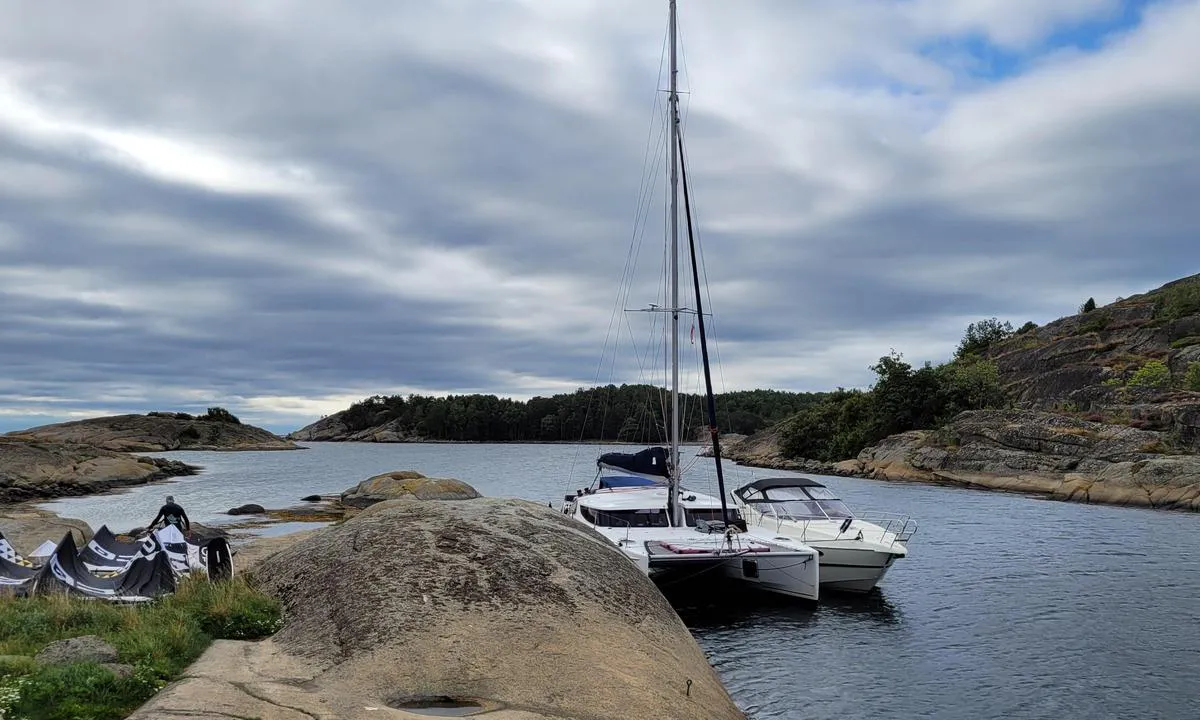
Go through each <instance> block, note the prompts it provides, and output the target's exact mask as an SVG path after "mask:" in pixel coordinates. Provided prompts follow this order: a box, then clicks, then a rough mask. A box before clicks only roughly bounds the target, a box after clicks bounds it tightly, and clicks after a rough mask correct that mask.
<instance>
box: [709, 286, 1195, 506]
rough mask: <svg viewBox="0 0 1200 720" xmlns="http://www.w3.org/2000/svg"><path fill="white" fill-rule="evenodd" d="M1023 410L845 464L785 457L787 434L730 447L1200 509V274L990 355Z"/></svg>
mask: <svg viewBox="0 0 1200 720" xmlns="http://www.w3.org/2000/svg"><path fill="white" fill-rule="evenodd" d="M983 355H984V357H986V358H987V359H989V360H991V361H993V362H995V363H996V367H997V370H998V373H999V379H1000V382H1001V384H1002V385H1003V387H1004V392H1005V395H1006V396H1007V399H1008V403H1009V406H1010V410H1007V411H973V412H967V413H962V414H960V415H959V416H957V417H956V418H955V419H954V420H953V421H952V422H951V423H950V425H949V426H947V427H945V428H943V429H941V430H937V431H913V432H908V433H903V434H900V435H894V436H892V437H889V438H887V439H885V440H883V441H881V442H879V443H877V444H876V445H874V446H872V447H868V448H866V449H865V450H863V451H862V452H861V453H860V454H859V455H858V457H857V458H854V459H851V460H847V461H844V462H841V463H837V464H836V465H830V464H823V463H819V462H815V461H808V460H803V459H796V458H788V457H785V456H784V455H783V454H782V453H781V452H780V450H779V448H780V442H779V433H780V427H776V428H772V429H770V430H767V431H764V432H762V433H758V434H756V435H754V436H751V437H749V438H746V439H744V440H740V441H735V442H732V443H730V446H729V448H728V450H727V452H726V455H727V456H728V457H730V459H733V460H736V461H739V462H743V463H746V464H751V465H759V466H764V467H774V468H780V469H788V470H801V471H808V472H816V473H822V474H840V475H851V474H852V475H863V476H867V477H875V478H880V479H889V480H922V481H934V482H948V483H955V484H960V485H967V486H973V487H984V488H994V489H1003V490H1017V491H1025V492H1037V493H1043V494H1047V495H1050V496H1053V497H1057V498H1061V499H1066V500H1079V501H1084V502H1104V503H1116V504H1131V505H1143V506H1149V507H1165V508H1179V509H1188V510H1200V504H1198V498H1200V486H1198V485H1197V483H1198V481H1200V457H1198V456H1197V455H1196V453H1200V392H1197V391H1200V275H1197V276H1192V277H1188V278H1184V279H1182V280H1177V281H1175V282H1172V283H1168V284H1167V285H1164V286H1163V287H1160V288H1158V289H1156V290H1153V291H1150V292H1148V293H1145V294H1142V295H1137V296H1134V297H1130V298H1125V299H1120V300H1117V301H1116V302H1113V303H1111V304H1109V305H1106V306H1102V307H1098V308H1096V309H1094V310H1091V311H1090V312H1080V313H1079V314H1076V315H1071V316H1069V317H1064V318H1061V319H1059V320H1056V321H1054V322H1051V323H1048V324H1046V325H1044V326H1042V327H1029V328H1023V329H1022V331H1020V332H1017V333H1015V334H1013V335H1012V336H1011V337H1008V338H1007V339H1004V340H1002V341H1000V342H996V343H994V344H993V345H991V346H990V347H988V348H987V349H986V350H985V351H984V353H983Z"/></svg>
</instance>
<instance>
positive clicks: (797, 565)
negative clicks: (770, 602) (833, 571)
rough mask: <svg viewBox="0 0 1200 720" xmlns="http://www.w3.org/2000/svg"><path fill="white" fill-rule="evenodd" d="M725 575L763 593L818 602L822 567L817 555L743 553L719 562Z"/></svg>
mask: <svg viewBox="0 0 1200 720" xmlns="http://www.w3.org/2000/svg"><path fill="white" fill-rule="evenodd" d="M721 570H722V573H723V574H724V575H725V577H726V578H729V579H731V580H737V581H740V582H742V583H745V584H746V585H748V586H750V587H752V588H754V589H756V590H760V591H763V592H769V593H775V594H778V595H786V596H788V597H793V598H799V599H801V600H811V601H812V602H817V600H818V599H819V598H820V590H821V582H820V579H821V575H822V574H823V572H824V571H823V570H822V569H821V567H820V562H819V561H818V560H817V558H816V557H815V556H814V557H808V558H802V557H796V556H787V555H785V556H775V557H773V556H771V555H770V554H768V553H763V554H761V555H754V556H748V555H742V556H739V557H734V558H730V559H728V560H725V561H724V562H723V563H722V565H721Z"/></svg>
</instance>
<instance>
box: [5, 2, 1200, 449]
mask: <svg viewBox="0 0 1200 720" xmlns="http://www.w3.org/2000/svg"><path fill="white" fill-rule="evenodd" d="M679 5H680V9H679V13H680V21H679V22H680V32H681V57H682V61H681V72H680V84H681V88H682V90H683V91H684V92H685V94H684V95H682V96H681V97H682V111H683V118H684V123H683V132H684V137H685V147H686V150H685V152H686V157H687V163H688V165H687V167H688V173H689V182H690V187H691V191H692V196H693V198H692V199H693V201H694V204H695V209H694V218H695V220H696V223H697V228H696V229H697V233H698V236H699V239H700V243H701V249H702V255H703V258H704V273H705V278H706V280H707V294H706V295H705V301H706V303H707V304H706V307H705V311H706V312H710V313H711V315H709V316H708V323H709V330H710V332H711V334H712V339H713V347H714V356H715V358H716V359H717V360H718V361H719V362H718V363H717V366H718V367H717V370H716V377H715V382H716V389H717V391H723V390H724V391H728V390H738V389H752V388H774V389H780V390H795V391H819V390H830V389H833V388H835V387H868V386H869V385H870V383H871V382H872V379H873V374H872V373H871V371H870V370H869V366H870V365H871V364H872V363H873V362H875V361H876V360H877V359H878V358H879V357H880V356H882V355H885V354H887V353H888V352H889V351H891V350H892V349H895V350H896V351H899V352H900V353H902V354H903V355H904V357H905V359H906V360H908V361H910V362H913V363H914V364H917V363H921V362H924V361H932V362H934V363H938V362H943V361H945V360H946V359H948V358H949V357H950V355H951V354H952V353H953V350H954V348H955V346H956V345H957V343H958V341H959V339H960V338H961V337H962V334H963V331H964V330H965V328H966V326H967V324H968V323H970V322H974V321H976V320H980V319H984V318H989V317H993V316H995V317H998V318H1000V319H1001V320H1008V321H1011V322H1012V323H1013V325H1014V326H1016V325H1020V324H1022V323H1024V322H1025V321H1028V320H1032V321H1034V322H1038V323H1044V322H1048V321H1050V320H1053V319H1056V318H1058V317H1061V316H1063V315H1069V314H1072V313H1074V312H1076V311H1077V309H1078V307H1079V305H1080V304H1081V303H1083V302H1084V301H1085V300H1086V299H1087V298H1088V297H1094V298H1095V299H1096V301H1097V302H1098V303H1100V304H1104V303H1107V302H1111V301H1113V300H1114V299H1116V298H1117V297H1126V296H1129V295H1132V294H1136V293H1138V292H1143V291H1146V290H1149V289H1152V288H1154V287H1157V286H1159V285H1161V284H1163V283H1164V282H1167V281H1169V280H1172V279H1176V278H1179V277H1182V276H1185V275H1190V274H1193V273H1195V272H1198V271H1200V269H1198V268H1200V244H1198V243H1197V242H1195V240H1196V236H1197V228H1200V202H1197V198H1200V72H1197V68H1200V42H1198V39H1200V1H1198V0H1160V1H1158V2H1121V1H1120V0H1055V1H1054V2H1047V1H1046V0H836V1H835V0H821V1H816V0H736V1H735V0H681V1H680V3H679ZM666 13H667V2H666V1H665V0H662V1H661V2H659V1H656V0H422V1H421V2H416V1H415V0H411V1H410V0H404V1H401V2H396V1H394V0H337V1H336V2H333V1H330V2H315V1H308V2H301V1H300V0H261V1H260V2H254V3H246V2H239V1H234V0H172V1H171V2H160V3H152V4H145V3H104V4H100V5H98V4H96V3H92V2H85V1H84V0H63V1H62V2H56V3H29V2H25V1H24V0H0V16H2V17H4V18H5V19H6V21H5V22H3V23H0V367H2V368H3V371H0V431H5V430H13V429H18V428H24V427H29V426H32V425H39V424H45V423H50V422H58V421H62V420H68V419H76V418H81V417H91V416H97V415H106V414H113V413H119V412H147V411H150V410H174V411H190V412H203V411H204V409H205V408H207V407H211V406H221V407H225V408H228V409H229V410H231V411H233V412H234V413H235V414H237V415H238V416H239V417H241V418H242V419H243V420H244V421H247V422H251V423H254V424H257V425H261V426H264V427H268V428H270V429H272V430H275V431H277V432H287V431H290V430H293V429H296V428H298V427H301V426H303V425H305V424H307V423H310V422H312V421H314V420H316V419H318V418H319V417H320V416H322V415H324V414H327V413H332V412H336V411H337V410H341V409H344V408H345V407H347V406H348V405H349V404H350V403H351V402H354V401H357V400H360V399H362V398H364V397H366V396H369V395H374V394H395V393H401V394H408V393H421V394H433V395H444V394H448V393H455V394H458V393H476V392H478V393H492V394H496V395H500V396H502V397H513V398H517V399H527V398H529V397H531V396H534V395H549V394H553V393H558V392H570V391H572V390H574V389H576V388H579V387H590V386H593V385H596V384H602V383H608V382H616V383H618V384H619V383H621V382H642V381H656V380H655V377H654V376H653V374H652V371H653V370H655V368H658V367H659V366H661V364H662V360H661V353H658V354H657V355H656V354H655V353H654V351H653V350H652V349H648V348H649V346H647V345H646V342H645V340H646V339H647V338H651V337H653V335H652V330H651V331H650V332H648V328H649V329H652V328H653V327H654V326H655V325H656V322H655V321H657V320H660V319H661V318H662V316H661V314H656V313H636V312H628V311H629V310H635V309H638V308H644V307H646V306H648V305H649V304H650V303H654V302H657V303H659V305H660V306H662V305H664V303H665V302H666V301H665V300H664V298H663V295H662V290H661V287H660V285H661V282H660V280H661V277H662V260H663V238H664V234H665V233H664V228H663V226H664V220H665V210H664V198H665V197H666V184H665V182H666V181H665V171H664V169H665V160H664V159H663V155H662V152H663V149H664V145H665V143H663V142H661V141H660V135H661V130H662V128H663V120H662V115H663V104H664V100H665V97H666V95H665V94H664V93H663V92H662V91H661V90H662V89H663V88H664V87H665V83H666V78H665V75H664V74H663V72H662V62H663V57H664V55H663V51H664V41H665V38H666V34H665V33H666V20H667V14H666ZM627 266H628V267H631V268H633V269H634V270H635V271H636V272H633V273H632V274H631V273H629V272H627ZM684 304H687V305H688V307H693V305H691V304H688V303H684ZM693 322H694V320H692V319H690V316H685V319H684V329H683V330H681V333H682V335H683V338H684V339H683V346H684V350H685V356H688V357H687V359H688V361H689V362H690V359H691V357H692V356H694V352H695V345H694V344H693V343H692V342H691V328H690V327H689V325H690V324H691V323H693ZM695 377H696V376H695V374H694V373H692V372H691V371H688V373H686V374H685V379H686V382H687V383H694V382H695ZM657 381H661V372H659V373H658V380H657ZM689 388H690V385H689V386H687V387H685V390H686V389H689Z"/></svg>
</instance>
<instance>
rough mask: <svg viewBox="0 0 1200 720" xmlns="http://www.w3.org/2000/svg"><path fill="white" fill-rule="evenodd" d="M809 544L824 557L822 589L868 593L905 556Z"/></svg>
mask: <svg viewBox="0 0 1200 720" xmlns="http://www.w3.org/2000/svg"><path fill="white" fill-rule="evenodd" d="M809 545H810V546H811V547H813V548H815V549H816V550H817V551H818V552H820V554H821V589H822V590H832V591H835V592H847V593H867V592H870V591H871V590H873V589H875V587H876V586H877V585H878V584H879V583H880V581H882V580H883V578H884V576H885V575H886V574H887V571H888V570H889V569H890V568H891V567H892V563H894V562H895V561H896V558H898V557H904V555H903V553H892V552H884V551H881V550H871V549H863V548H847V547H838V546H836V545H826V544H823V543H821V542H819V541H817V542H813V541H809Z"/></svg>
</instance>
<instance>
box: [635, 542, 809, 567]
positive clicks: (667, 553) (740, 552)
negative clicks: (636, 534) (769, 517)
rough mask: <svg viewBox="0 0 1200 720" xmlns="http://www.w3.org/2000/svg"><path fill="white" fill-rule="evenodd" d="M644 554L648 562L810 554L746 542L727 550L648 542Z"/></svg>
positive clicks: (781, 546) (721, 547) (788, 548)
mask: <svg viewBox="0 0 1200 720" xmlns="http://www.w3.org/2000/svg"><path fill="white" fill-rule="evenodd" d="M645 547H646V553H647V554H648V555H649V556H650V562H651V563H655V562H704V561H713V560H727V559H729V558H734V557H745V556H755V555H762V554H765V553H770V554H771V555H772V556H778V555H803V556H805V557H809V556H811V555H812V553H811V552H805V551H802V550H797V549H796V548H790V547H786V546H784V545H777V544H775V543H769V542H759V541H757V540H756V541H753V542H747V543H742V544H741V545H740V546H735V547H733V548H728V547H724V546H714V545H713V544H711V543H695V542H691V543H689V542H687V541H685V540H680V541H664V540H648V541H646V543H645Z"/></svg>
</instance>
